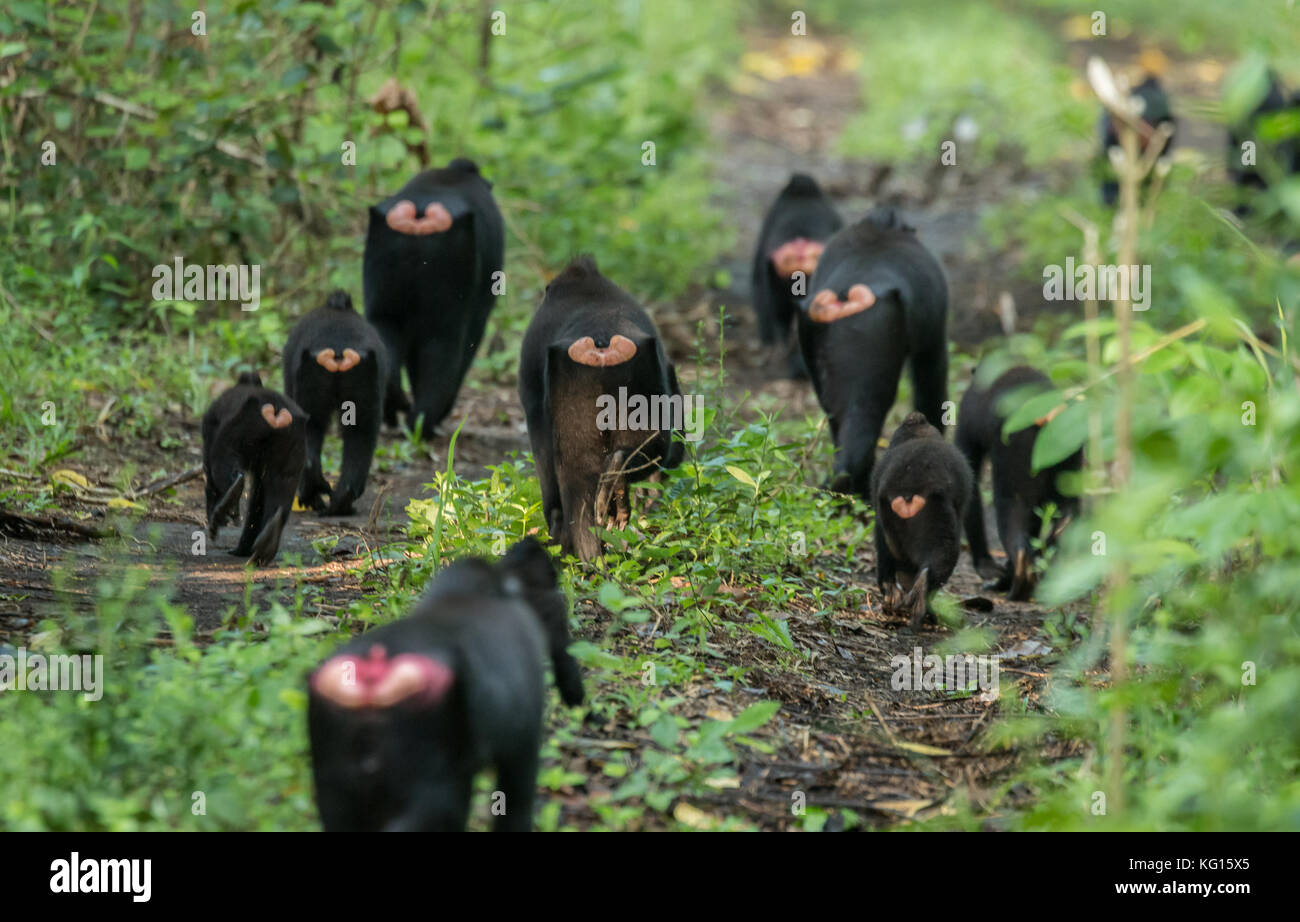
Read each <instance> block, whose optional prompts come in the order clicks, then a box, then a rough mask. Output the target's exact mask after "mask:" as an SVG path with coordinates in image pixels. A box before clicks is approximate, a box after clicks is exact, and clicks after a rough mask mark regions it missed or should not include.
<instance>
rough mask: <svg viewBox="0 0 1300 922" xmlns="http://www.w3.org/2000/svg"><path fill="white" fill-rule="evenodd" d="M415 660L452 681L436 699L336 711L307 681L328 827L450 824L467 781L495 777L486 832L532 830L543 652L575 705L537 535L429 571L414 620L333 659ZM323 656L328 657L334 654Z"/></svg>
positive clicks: (559, 611) (463, 817) (563, 627)
mask: <svg viewBox="0 0 1300 922" xmlns="http://www.w3.org/2000/svg"><path fill="white" fill-rule="evenodd" d="M376 645H380V646H382V647H383V648H384V649H385V651H386V652H387V654H388V655H390V656H392V655H399V654H407V653H409V654H416V655H419V656H424V657H428V658H430V659H433V660H436V661H438V662H441V663H443V664H445V665H446V666H447V667H449V668H450V669H451V671H452V673H453V675H454V679H453V681H452V684H451V686H450V688H449V689H448V690H447V692H446V693H445V694H444V696H443V697H442V698H441V699H439V700H437V701H435V702H433V703H426V702H419V701H412V700H404V701H399V702H398V703H397V704H395V705H391V706H389V707H368V708H346V707H342V706H340V705H338V704H336V703H335V702H334V701H332V700H330V699H329V698H326V697H324V696H322V695H319V694H317V693H316V691H315V690H314V689H313V688H312V687H311V685H310V683H309V686H308V689H309V691H308V706H307V725H308V733H309V736H310V740H311V757H312V771H313V775H314V777H315V783H316V802H317V805H318V806H319V808H320V815H321V822H322V824H323V826H324V828H325V830H326V831H329V832H334V831H381V830H382V831H424V832H440V831H459V830H463V829H464V828H465V825H466V822H467V821H468V818H469V810H470V797H471V794H472V790H473V781H474V776H475V775H476V774H478V772H480V771H481V770H483V769H485V768H489V767H490V768H493V769H495V771H496V789H497V790H498V791H500V792H501V793H502V794H504V795H505V803H504V807H505V812H504V813H503V814H499V815H497V816H496V817H495V819H494V829H496V830H497V831H527V830H530V829H531V828H532V824H533V801H534V798H535V795H536V790H537V766H538V750H539V747H540V746H541V742H542V733H543V721H542V718H543V711H544V704H545V697H546V690H545V681H544V667H545V660H546V659H547V658H548V657H549V659H550V661H551V664H552V667H553V669H554V673H555V684H556V686H557V688H558V689H559V691H560V697H561V698H562V699H563V701H564V703H565V704H566V705H569V706H570V707H572V706H575V705H578V704H580V703H582V699H583V688H582V672H581V670H580V668H579V666H578V664H577V662H576V661H575V660H574V659H573V658H572V657H571V656H570V655H569V653H568V645H569V627H568V604H567V602H566V600H565V597H564V593H563V592H562V591H561V590H560V589H559V588H558V587H557V585H556V579H555V570H554V567H553V566H552V564H551V559H550V555H549V554H548V553H547V552H546V550H545V549H544V548H543V547H542V546H541V545H540V544H539V543H538V542H537V541H536V540H534V539H531V538H526V539H524V540H523V541H521V542H519V543H518V544H516V545H514V546H513V547H512V548H511V549H510V550H509V551H508V552H507V553H506V555H505V557H504V559H502V561H501V562H500V563H495V564H494V563H491V562H489V561H486V560H482V559H479V558H466V559H462V560H458V561H456V562H455V563H453V564H451V565H450V566H449V567H447V569H445V570H444V571H443V572H442V573H440V574H439V575H438V577H437V578H436V579H435V580H434V582H433V584H432V585H431V586H430V588H429V590H428V592H427V593H426V594H425V595H424V597H423V598H422V599H421V600H420V601H419V602H418V603H417V605H416V606H415V609H414V610H413V611H412V612H411V614H410V615H409V616H407V617H405V618H402V619H401V620H399V621H396V622H393V623H391V624H387V625H385V626H383V627H380V628H376V629H375V630H372V631H368V632H366V633H365V634H363V635H361V636H360V637H358V638H356V639H354V640H353V641H352V642H351V643H349V644H347V645H346V646H344V647H343V648H342V649H340V650H338V651H336V653H335V654H334V655H335V656H338V655H346V654H352V655H355V656H358V657H363V658H364V657H366V656H367V655H368V654H369V652H370V650H371V648H372V647H373V646H376ZM331 658H332V657H331Z"/></svg>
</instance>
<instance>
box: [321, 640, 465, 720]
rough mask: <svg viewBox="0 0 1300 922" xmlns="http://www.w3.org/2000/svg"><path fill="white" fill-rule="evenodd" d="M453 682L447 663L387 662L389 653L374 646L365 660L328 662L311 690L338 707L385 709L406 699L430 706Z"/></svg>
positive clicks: (404, 656) (411, 657) (411, 656)
mask: <svg viewBox="0 0 1300 922" xmlns="http://www.w3.org/2000/svg"><path fill="white" fill-rule="evenodd" d="M454 679H455V674H454V673H453V672H452V671H451V668H450V667H448V666H447V664H446V663H441V662H439V661H438V660H435V659H431V658H430V657H427V656H420V655H418V654H415V653H401V654H398V655H397V656H394V657H393V658H392V659H389V658H388V651H387V650H385V649H384V648H383V647H382V646H381V645H380V644H375V645H374V646H373V647H371V648H370V653H369V655H368V656H367V657H366V658H365V659H362V658H360V657H358V656H352V655H345V656H335V657H333V658H331V659H329V660H327V661H326V662H325V664H324V665H323V666H321V667H320V668H319V669H317V670H316V673H315V675H313V676H312V677H311V687H312V690H313V691H315V692H316V693H317V694H318V695H321V696H322V697H324V698H328V699H329V700H330V701H333V702H334V703H335V704H337V705H340V706H341V707H345V708H386V707H392V706H393V705H394V704H397V703H398V702H401V701H406V700H408V699H415V701H416V702H417V703H423V704H432V703H434V702H436V701H438V700H439V699H440V698H441V697H442V696H443V695H444V694H446V693H447V689H449V688H450V687H451V683H452V681H453V680H454Z"/></svg>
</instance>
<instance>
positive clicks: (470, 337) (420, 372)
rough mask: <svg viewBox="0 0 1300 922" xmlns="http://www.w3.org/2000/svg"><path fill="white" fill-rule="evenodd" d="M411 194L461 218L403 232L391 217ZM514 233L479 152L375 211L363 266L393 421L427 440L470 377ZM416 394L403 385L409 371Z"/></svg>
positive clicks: (420, 203)
mask: <svg viewBox="0 0 1300 922" xmlns="http://www.w3.org/2000/svg"><path fill="white" fill-rule="evenodd" d="M403 200H409V201H411V202H413V203H414V204H415V207H416V209H417V211H419V212H420V213H423V210H424V208H425V207H426V206H427V205H428V204H429V203H431V202H441V203H442V205H443V206H444V207H445V208H446V209H447V211H448V212H450V214H451V217H452V218H453V221H454V223H453V224H452V226H451V228H450V229H449V230H447V231H445V232H443V233H440V234H431V235H429V236H424V237H417V236H409V235H406V234H401V233H398V232H397V231H394V230H393V229H392V228H390V227H389V226H388V225H387V224H386V223H385V219H386V216H387V214H388V211H389V209H390V208H392V207H393V206H394V205H396V204H397V203H398V202H400V201H403ZM504 253H505V231H504V225H503V223H502V220H501V212H500V211H498V209H497V206H496V202H495V201H494V200H493V198H492V184H491V183H489V182H488V181H487V180H485V179H484V178H483V177H482V176H481V175H479V171H478V167H477V166H476V165H475V164H474V163H473V162H472V161H470V160H466V159H464V158H457V159H455V160H453V161H451V163H449V164H448V165H447V166H445V167H443V168H442V169H434V170H426V171H425V172H423V173H420V174H419V175H418V176H416V177H415V178H414V179H412V180H411V181H410V182H408V183H407V184H406V185H405V186H403V187H402V188H401V190H400V191H398V192H397V194H395V195H393V196H391V197H389V198H387V199H385V200H384V201H382V202H380V203H379V204H378V205H375V206H374V207H372V208H371V209H370V230H369V232H368V234H367V236H366V252H365V259H364V262H363V266H362V279H363V286H364V292H365V303H366V318H367V319H368V320H369V321H370V322H371V324H373V325H374V327H375V329H376V330H377V331H378V332H379V335H380V337H381V339H382V340H383V342H384V345H385V346H386V347H387V349H388V360H389V365H390V367H389V371H388V383H387V386H386V389H385V395H384V419H385V421H386V422H387V423H388V424H389V425H395V424H396V423H397V411H398V410H405V411H406V413H407V425H408V426H409V427H410V428H411V429H412V430H414V429H415V428H416V423H417V421H419V420H422V422H421V424H420V431H421V433H422V435H423V436H424V437H425V438H428V437H430V436H431V435H432V434H433V430H434V427H435V426H437V425H438V424H439V423H440V422H442V420H443V419H444V418H445V417H446V416H447V414H448V413H449V412H451V408H452V404H454V403H455V401H456V394H457V393H458V392H459V391H460V385H461V382H462V381H464V379H465V374H466V372H468V371H469V366H470V363H471V362H472V361H473V359H474V354H475V353H476V352H477V351H478V348H479V346H480V344H481V342H482V339H483V330H484V328H485V326H486V325H487V318H488V314H489V313H490V312H491V310H492V306H493V304H494V303H495V302H496V295H495V294H493V293H492V291H493V285H494V280H493V274H494V273H496V272H498V271H500V270H501V269H502V268H503V266H504ZM403 368H405V369H406V372H407V375H408V376H409V377H410V382H411V391H412V399H411V401H410V402H408V401H407V399H406V396H405V394H404V392H403V391H402V369H403Z"/></svg>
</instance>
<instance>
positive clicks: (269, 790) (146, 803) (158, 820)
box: [0, 569, 328, 831]
mask: <svg viewBox="0 0 1300 922" xmlns="http://www.w3.org/2000/svg"><path fill="white" fill-rule="evenodd" d="M147 581H148V573H147V572H146V571H144V570H133V569H126V570H124V571H123V573H122V578H121V580H120V581H119V582H116V583H104V584H101V585H100V586H99V587H98V599H97V603H96V607H95V611H94V614H93V616H92V617H78V616H77V615H75V614H73V613H69V614H67V615H66V616H65V617H63V618H60V619H59V621H58V622H57V623H55V622H47V623H46V624H44V625H43V628H44V629H45V630H44V631H43V632H42V634H40V635H37V637H36V638H34V639H33V644H32V649H31V650H30V651H29V652H30V653H69V652H84V653H87V654H91V655H95V656H101V657H102V658H103V659H102V667H103V671H102V676H103V680H102V686H101V687H100V689H99V690H98V691H99V694H100V695H101V696H102V697H100V698H99V699H98V700H94V701H90V700H86V698H85V695H84V694H82V693H77V692H73V691H44V692H41V691H25V692H18V691H9V692H6V693H4V694H0V737H2V738H0V826H3V827H4V828H6V829H10V830H37V829H57V830H77V831H83V830H137V829H193V830H214V829H305V828H311V827H312V826H314V825H315V822H316V821H315V808H314V806H313V803H312V798H311V781H310V777H309V770H308V760H307V748H306V745H307V739H306V691H305V687H304V685H303V682H304V679H305V676H306V670H307V668H308V666H309V665H310V664H313V663H314V662H315V661H316V660H317V659H318V658H319V656H320V655H322V654H323V652H324V651H325V650H326V649H327V644H325V643H324V642H322V640H321V638H320V637H319V636H318V635H319V634H320V633H321V632H322V631H324V630H328V626H327V625H326V624H325V623H324V622H321V621H316V620H314V619H308V620H303V619H294V618H292V617H291V616H290V615H289V613H288V612H286V611H284V610H283V609H279V608H276V609H275V610H272V611H270V612H266V613H263V618H264V619H265V622H266V623H267V624H268V626H269V628H270V630H269V633H267V634H266V635H265V636H262V637H258V636H257V635H256V634H254V633H253V632H252V631H251V630H239V631H233V632H230V633H228V634H226V635H225V636H223V637H221V638H220V642H219V643H215V644H213V645H212V646H209V647H207V648H205V649H202V650H200V649H198V648H196V647H195V646H193V644H192V643H191V641H190V639H189V638H190V619H189V616H188V615H187V614H186V613H185V611H184V610H183V609H181V608H179V607H177V606H174V605H171V604H170V603H168V602H167V601H165V599H164V598H163V597H162V596H161V595H160V594H158V593H157V591H156V590H150V589H149V588H147V585H146V583H147ZM160 620H162V621H164V622H165V623H166V624H167V625H168V626H169V627H170V629H171V631H172V638H173V647H172V648H171V649H167V648H163V647H157V646H155V645H154V643H153V638H154V636H155V634H156V632H157V629H158V625H159V622H160ZM6 652H7V653H10V654H11V655H12V653H13V651H12V650H9V651H6ZM234 753H237V754H238V758H237V759H235V760H233V761H232V758H231V756H232V754H234ZM196 793H201V795H202V798H201V799H198V798H196V797H195V795H196ZM198 809H203V810H205V811H206V812H204V813H196V812H194V811H196V810H198Z"/></svg>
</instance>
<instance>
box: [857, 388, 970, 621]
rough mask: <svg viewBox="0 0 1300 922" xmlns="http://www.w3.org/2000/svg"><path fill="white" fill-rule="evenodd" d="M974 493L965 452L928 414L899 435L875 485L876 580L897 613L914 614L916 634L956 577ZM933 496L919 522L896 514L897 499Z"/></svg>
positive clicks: (909, 421)
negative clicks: (946, 437) (941, 592)
mask: <svg viewBox="0 0 1300 922" xmlns="http://www.w3.org/2000/svg"><path fill="white" fill-rule="evenodd" d="M970 492H971V475H970V469H969V468H968V467H967V465H966V461H965V459H964V458H962V456H961V454H960V453H959V452H958V451H957V450H956V449H955V448H953V447H952V446H951V445H949V444H948V443H947V442H946V441H944V438H943V434H942V433H940V432H939V430H938V429H936V428H935V427H934V426H932V425H930V423H929V422H928V421H927V420H926V418H925V417H924V416H923V415H921V414H920V413H915V412H914V413H911V414H909V415H908V417H907V418H906V419H905V420H903V424H902V425H901V426H899V427H898V429H897V430H896V431H895V432H894V437H893V439H891V440H890V443H889V448H888V450H886V451H885V453H884V454H883V455H881V457H880V464H879V465H877V467H876V469H875V471H874V473H873V477H872V483H871V496H872V503H873V505H874V506H875V511H876V578H877V580H878V581H879V583H880V588H881V590H882V591H883V592H884V593H885V598H886V602H887V605H888V607H889V608H891V609H894V610H898V609H902V610H904V611H907V612H908V613H909V621H908V624H909V626H910V627H911V629H912V630H917V629H918V628H920V626H921V624H922V622H923V621H924V619H925V616H926V614H927V613H928V612H929V611H930V606H929V598H930V596H931V595H932V594H933V593H934V592H935V590H937V589H939V588H940V587H941V586H943V585H944V584H945V583H947V582H948V578H949V577H951V576H952V571H953V570H954V569H956V567H957V558H958V557H959V556H960V555H961V521H962V513H963V512H964V511H965V509H966V503H967V500H968V499H969V497H970ZM915 496H921V497H924V498H925V505H924V507H923V508H922V509H921V510H920V511H919V512H917V513H916V514H915V515H914V516H912V517H911V518H900V517H899V516H898V514H897V513H896V512H895V511H894V509H893V508H892V505H891V504H892V502H893V501H894V499H895V498H896V497H903V498H904V500H910V499H911V498H912V497H915Z"/></svg>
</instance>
